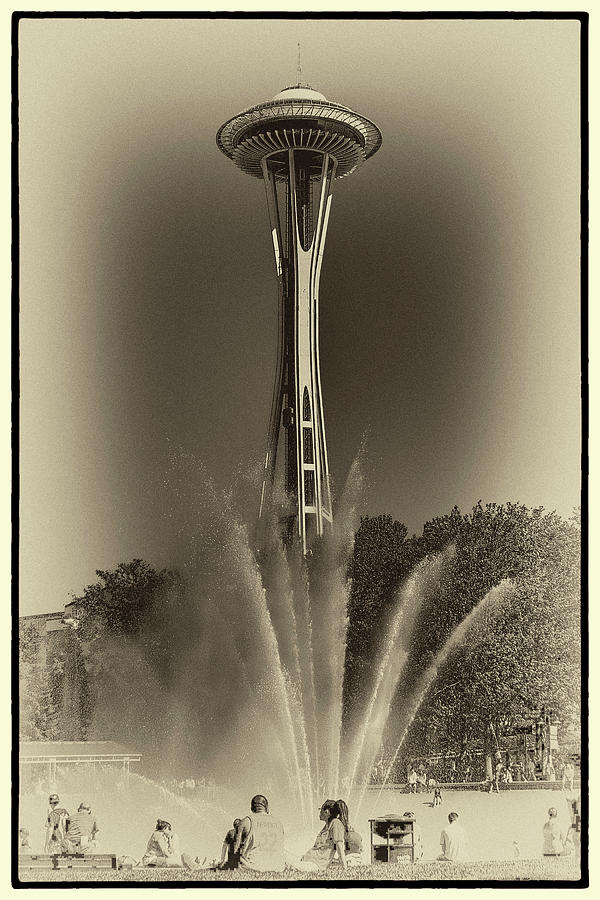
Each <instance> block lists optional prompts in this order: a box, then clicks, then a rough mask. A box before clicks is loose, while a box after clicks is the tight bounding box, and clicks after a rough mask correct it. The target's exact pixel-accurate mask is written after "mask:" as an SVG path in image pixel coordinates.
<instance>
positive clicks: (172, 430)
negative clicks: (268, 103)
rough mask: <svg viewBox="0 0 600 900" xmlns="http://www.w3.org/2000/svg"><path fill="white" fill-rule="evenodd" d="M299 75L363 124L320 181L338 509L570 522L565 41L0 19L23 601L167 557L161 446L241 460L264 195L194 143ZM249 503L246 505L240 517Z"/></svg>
mask: <svg viewBox="0 0 600 900" xmlns="http://www.w3.org/2000/svg"><path fill="white" fill-rule="evenodd" d="M298 41H300V42H301V43H302V58H303V80H305V81H308V82H310V83H311V84H312V85H313V87H315V88H316V89H318V90H319V91H321V92H322V93H324V94H325V95H326V96H327V97H328V98H329V99H330V100H333V101H337V102H339V103H343V104H345V105H347V106H350V107H351V108H353V109H355V110H356V111H358V112H360V113H362V114H364V115H366V116H368V117H369V118H371V119H373V121H374V122H376V123H377V125H378V126H379V127H380V129H381V131H382V133H383V146H382V148H381V150H380V151H379V152H378V153H377V154H376V155H375V156H374V157H373V158H372V159H371V160H369V162H368V163H366V164H365V165H364V167H363V168H361V169H360V170H359V171H358V172H356V173H354V174H353V175H352V176H350V177H349V178H347V179H343V180H341V181H339V182H337V183H336V186H335V190H334V199H333V206H332V213H331V218H330V223H329V232H328V237H327V243H326V248H325V257H324V264H323V273H322V278H321V290H320V299H321V371H322V381H323V399H324V409H325V424H326V431H327V444H328V451H329V457H330V468H331V471H332V475H333V479H334V483H335V486H337V488H338V491H339V489H341V486H342V485H343V482H344V479H345V477H346V474H347V471H348V467H349V465H350V462H351V460H352V458H353V457H354V455H355V453H356V451H357V449H358V446H359V444H360V440H361V435H362V433H363V432H364V430H365V429H367V428H368V429H369V431H370V440H369V481H370V490H369V494H368V497H367V498H366V500H365V508H364V511H365V512H372V513H379V512H387V513H390V514H392V515H393V516H394V517H396V518H398V519H400V520H401V521H404V522H405V523H406V525H407V526H408V528H409V530H410V531H420V529H421V527H422V525H423V523H424V522H425V521H426V520H427V519H429V518H431V517H432V516H435V515H440V514H443V513H445V512H448V511H449V510H450V508H451V507H452V506H453V505H454V504H455V503H457V504H458V505H459V506H460V507H461V509H463V511H465V512H467V511H469V510H470V508H471V506H472V505H473V504H474V503H475V502H476V501H477V500H478V499H479V498H481V499H482V500H484V501H491V500H493V501H496V502H506V501H508V500H518V501H521V502H523V503H526V504H528V505H531V506H533V505H544V506H545V507H546V508H548V509H554V508H555V509H556V510H557V511H558V512H560V513H561V514H563V515H565V516H568V515H569V514H570V511H571V509H572V507H573V506H575V505H577V504H578V502H579V490H580V446H581V428H580V352H579V316H580V296H579V291H580V284H579V281H580V277H579V268H580V249H579V193H580V173H579V152H580V147H579V43H578V42H579V23H578V22H576V21H560V20H557V21H553V20H548V21H541V20H528V21H510V20H493V21H476V20H462V21H460V20H457V21H446V20H434V19H432V20H424V21H409V20H406V21H402V20H390V21H387V20H386V21H361V20H358V21H352V20H348V21H327V20H300V21H294V20H277V21H274V20H268V21H264V20H263V21H261V20H235V19H232V20H202V19H197V20H193V19H188V20H185V19H183V20H182V19H172V20H152V19H146V20H141V21H136V20H133V21H127V20H94V19H79V20H77V19H74V20H68V19H54V20H53V19H46V20H25V21H21V25H20V67H19V71H20V83H19V90H20V208H21V235H20V241H21V243H20V246H21V285H20V291H21V318H20V322H21V360H20V362H21V417H22V418H21V456H20V462H21V608H22V612H23V613H25V614H27V613H33V612H38V611H48V610H51V609H59V608H60V607H61V606H62V605H63V604H64V603H65V602H66V600H67V599H68V595H69V593H70V592H75V593H78V592H80V591H81V590H82V588H83V587H84V586H85V585H86V584H88V583H90V582H92V581H94V580H95V570H96V569H98V568H109V567H112V566H114V565H116V564H117V563H119V562H120V561H126V560H128V559H131V558H132V557H134V556H141V557H143V558H145V559H147V560H149V561H150V562H152V563H154V564H155V565H157V566H158V565H165V564H168V563H169V559H168V558H167V554H166V551H165V543H164V535H163V533H162V525H161V514H162V510H161V508H160V501H159V499H158V497H159V494H158V493H157V491H156V485H157V484H158V483H160V481H161V479H162V473H163V472H164V468H165V455H166V451H167V448H168V447H169V446H173V447H182V448H184V450H186V451H189V452H190V453H193V454H195V455H197V456H198V457H200V458H201V459H203V460H204V461H205V463H206V465H207V467H208V470H209V471H210V472H211V473H212V474H213V475H214V477H215V479H216V481H217V484H218V485H220V486H225V485H227V484H228V483H229V482H230V481H231V478H232V474H233V472H234V471H235V470H236V469H237V468H239V467H240V466H243V467H245V466H250V465H252V464H254V463H255V462H258V461H259V460H261V458H262V457H263V454H264V449H265V440H266V431H267V424H268V416H269V410H270V402H271V391H272V386H273V378H274V369H275V354H276V341H277V305H276V298H277V286H276V279H275V272H274V262H273V258H272V246H271V243H270V234H269V224H268V216H267V210H266V202H265V192H264V187H263V185H262V184H261V183H260V182H259V181H258V180H256V179H253V178H249V177H248V176H246V175H244V174H243V173H242V172H240V171H239V170H238V169H236V167H235V166H234V165H233V164H232V163H231V162H230V161H229V160H228V159H227V158H226V157H225V156H223V155H222V154H221V153H220V152H219V151H218V149H217V147H216V144H215V133H216V131H217V129H218V127H219V126H220V125H221V124H222V122H224V121H225V120H226V119H228V118H230V117H231V116H233V115H234V114H235V113H237V112H240V111H241V110H242V109H244V108H246V107H248V106H251V105H254V104H255V103H259V102H262V101H264V100H268V99H270V98H271V97H272V96H273V95H274V94H276V93H277V92H278V91H279V90H281V88H283V87H284V86H286V85H289V84H292V83H294V82H295V80H296V53H297V50H296V45H297V42H298ZM256 503H258V494H257V496H256Z"/></svg>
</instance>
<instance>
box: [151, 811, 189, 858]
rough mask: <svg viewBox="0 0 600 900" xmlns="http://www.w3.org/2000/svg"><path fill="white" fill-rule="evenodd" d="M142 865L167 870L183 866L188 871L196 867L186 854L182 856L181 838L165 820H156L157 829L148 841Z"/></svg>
mask: <svg viewBox="0 0 600 900" xmlns="http://www.w3.org/2000/svg"><path fill="white" fill-rule="evenodd" d="M141 864H142V865H143V866H151V867H153V868H154V867H156V868H165V869H166V868H179V867H181V866H185V868H186V869H192V868H193V867H194V866H193V863H192V860H191V859H190V858H189V856H188V855H187V854H186V853H184V854H183V855H182V854H181V851H180V848H179V837H178V836H177V835H176V834H175V832H174V831H173V830H172V828H171V823H170V822H167V821H165V819H157V820H156V828H155V829H154V831H153V832H152V834H151V835H150V837H149V839H148V846H147V847H146V852H145V853H144V855H143V857H142V863H141Z"/></svg>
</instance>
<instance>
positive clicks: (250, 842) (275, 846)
mask: <svg viewBox="0 0 600 900" xmlns="http://www.w3.org/2000/svg"><path fill="white" fill-rule="evenodd" d="M233 852H234V853H239V854H240V868H242V869H251V870H253V871H255V872H283V870H284V868H285V858H284V849H283V825H282V824H281V822H280V821H279V819H276V818H275V817H274V816H271V815H270V814H269V801H268V800H267V798H266V797H265V796H264V795H263V794H256V795H255V796H254V797H253V798H252V800H251V801H250V815H248V816H245V817H244V818H243V819H242V820H241V822H239V823H238V825H237V827H236V831H235V842H234V845H233Z"/></svg>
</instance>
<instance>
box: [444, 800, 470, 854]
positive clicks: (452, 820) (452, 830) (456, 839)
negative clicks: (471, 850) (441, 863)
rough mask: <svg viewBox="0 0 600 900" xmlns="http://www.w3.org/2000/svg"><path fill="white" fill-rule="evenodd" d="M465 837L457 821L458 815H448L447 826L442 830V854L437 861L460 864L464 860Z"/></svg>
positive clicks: (453, 813)
mask: <svg viewBox="0 0 600 900" xmlns="http://www.w3.org/2000/svg"><path fill="white" fill-rule="evenodd" d="M466 842H467V836H466V834H465V832H464V830H463V828H462V826H461V825H460V823H459V821H458V813H455V812H451V813H450V814H449V815H448V824H447V825H446V827H445V828H442V832H441V834H440V846H441V848H442V852H441V854H440V856H438V859H440V860H445V861H447V862H460V861H461V860H463V859H464V858H465V849H466Z"/></svg>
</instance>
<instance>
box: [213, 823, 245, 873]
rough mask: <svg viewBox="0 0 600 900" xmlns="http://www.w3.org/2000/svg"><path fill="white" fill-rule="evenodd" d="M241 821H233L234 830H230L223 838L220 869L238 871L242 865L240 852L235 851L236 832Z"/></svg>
mask: <svg viewBox="0 0 600 900" xmlns="http://www.w3.org/2000/svg"><path fill="white" fill-rule="evenodd" d="M240 821H241V820H240V819H234V820H233V828H230V829H229V831H228V832H227V834H226V835H225V837H224V838H223V847H222V849H221V861H220V862H219V864H218V866H217V868H218V869H226V870H227V869H237V868H238V866H239V864H240V852H239V850H238V852H237V853H236V852H235V850H234V849H233V848H234V846H235V831H236V828H237V827H238V825H239V824H240Z"/></svg>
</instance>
